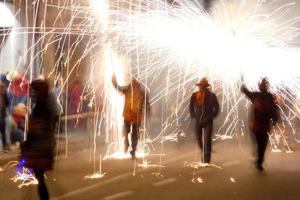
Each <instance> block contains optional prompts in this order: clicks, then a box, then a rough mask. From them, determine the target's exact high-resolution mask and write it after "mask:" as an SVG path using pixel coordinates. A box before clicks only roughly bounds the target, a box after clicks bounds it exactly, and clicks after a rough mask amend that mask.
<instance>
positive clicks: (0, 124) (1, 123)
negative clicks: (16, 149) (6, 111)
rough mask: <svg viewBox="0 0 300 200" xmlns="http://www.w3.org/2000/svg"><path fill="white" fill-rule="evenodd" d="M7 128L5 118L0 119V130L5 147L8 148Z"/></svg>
mask: <svg viewBox="0 0 300 200" xmlns="http://www.w3.org/2000/svg"><path fill="white" fill-rule="evenodd" d="M5 131H6V128H5V120H1V121H0V132H1V141H2V147H3V149H5V148H6V132H5Z"/></svg>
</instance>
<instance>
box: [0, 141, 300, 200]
mask: <svg viewBox="0 0 300 200" xmlns="http://www.w3.org/2000/svg"><path fill="white" fill-rule="evenodd" d="M80 144H81V145H82V142H80ZM80 144H78V145H79V146H80ZM86 144H87V143H86ZM180 144H181V145H179V144H178V143H165V144H164V146H163V153H164V154H165V156H157V155H152V156H148V157H146V158H145V159H146V160H147V161H149V162H151V163H150V164H153V165H161V166H160V167H158V166H151V165H150V166H148V167H147V168H144V167H140V166H138V164H139V163H142V162H143V159H141V158H139V159H137V160H136V161H133V160H130V159H122V160H113V159H111V160H104V161H102V163H101V169H102V172H103V173H106V174H105V175H104V177H102V178H100V179H85V176H86V175H89V174H93V173H94V172H96V171H97V170H99V165H100V162H99V159H100V155H102V157H103V153H104V149H101V148H100V149H99V150H97V151H96V153H95V154H94V151H93V149H89V148H87V146H86V147H84V145H82V146H81V147H80V148H78V149H77V150H76V148H75V147H74V148H73V149H72V148H71V147H70V149H72V151H71V152H69V153H68V156H67V157H66V155H65V153H64V151H61V152H60V154H59V155H58V159H57V162H56V167H55V169H54V170H53V171H51V172H47V174H46V176H47V185H48V188H49V192H50V196H51V199H53V200H65V199H72V200H73V199H74V200H84V199H104V200H112V199H136V200H138V199H143V200H144V199H146V200H147V199H149V200H152V199H153V200H154V199H168V200H169V199H174V200H175V199H176V200H177V199H178V200H179V199H180V200H181V199H238V200H240V199H245V200H248V199H249V200H252V199H255V200H256V199H262V200H265V199H267V200H268V199H270V200H271V199H282V200H286V199H287V200H289V199H291V200H298V199H300V173H299V172H300V167H299V166H300V159H299V158H300V157H299V156H300V153H299V151H300V145H299V144H297V143H296V144H294V145H293V146H292V148H293V150H294V152H293V153H289V154H287V153H284V152H280V153H272V152H271V151H270V149H268V150H267V154H266V162H265V165H264V167H265V172H263V173H261V172H258V171H257V170H256V169H255V167H254V157H253V154H252V153H251V152H252V149H251V148H250V147H251V145H250V144H247V142H241V140H236V139H232V140H226V141H217V142H215V143H214V145H213V153H212V165H211V166H209V167H199V168H198V169H196V168H192V167H191V163H192V162H197V161H199V160H200V152H199V150H198V147H197V146H196V145H195V143H194V142H193V141H187V142H185V143H180ZM73 145H74V146H76V143H73ZM161 150H162V148H161V146H160V145H158V146H157V147H156V151H154V153H159V152H161ZM0 156H1V155H0ZM5 162H6V161H5ZM3 164H4V163H3V162H2V163H1V164H0V165H2V166H3ZM14 174H15V173H14V167H8V168H6V169H5V170H4V171H3V172H0V195H1V196H0V199H3V200H10V199H30V200H31V199H33V200H34V199H38V197H37V191H36V186H28V187H23V188H18V187H17V186H18V184H20V182H16V183H14V182H13V181H12V180H11V177H13V176H14Z"/></svg>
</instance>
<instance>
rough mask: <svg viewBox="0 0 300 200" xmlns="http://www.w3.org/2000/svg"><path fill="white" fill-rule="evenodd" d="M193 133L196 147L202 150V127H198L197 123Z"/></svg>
mask: <svg viewBox="0 0 300 200" xmlns="http://www.w3.org/2000/svg"><path fill="white" fill-rule="evenodd" d="M195 133H196V139H197V143H198V146H199V148H200V149H201V150H202V147H203V140H202V134H203V130H202V127H201V126H199V125H198V124H197V123H196V125H195Z"/></svg>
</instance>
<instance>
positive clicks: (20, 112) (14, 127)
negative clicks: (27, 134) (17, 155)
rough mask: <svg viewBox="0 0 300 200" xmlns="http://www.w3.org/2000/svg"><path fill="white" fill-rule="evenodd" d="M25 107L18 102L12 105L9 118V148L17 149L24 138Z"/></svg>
mask: <svg viewBox="0 0 300 200" xmlns="http://www.w3.org/2000/svg"><path fill="white" fill-rule="evenodd" d="M27 110H28V109H27V107H26V106H25V105H24V104H23V103H20V104H18V105H16V106H14V108H13V111H12V115H11V117H12V119H11V123H12V124H11V129H10V130H11V133H10V141H11V146H10V149H11V150H14V149H18V148H19V147H20V144H21V143H22V142H23V140H24V130H25V118H26V115H27Z"/></svg>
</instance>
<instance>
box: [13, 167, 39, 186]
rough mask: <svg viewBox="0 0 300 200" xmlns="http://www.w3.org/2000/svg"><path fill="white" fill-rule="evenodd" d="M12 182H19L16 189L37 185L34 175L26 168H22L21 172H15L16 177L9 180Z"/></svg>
mask: <svg viewBox="0 0 300 200" xmlns="http://www.w3.org/2000/svg"><path fill="white" fill-rule="evenodd" d="M11 180H12V181H13V182H15V183H16V182H21V183H20V184H19V185H18V188H22V187H24V186H25V187H26V186H30V185H37V184H38V181H37V179H36V178H35V176H34V174H33V173H32V172H31V171H30V170H29V169H27V168H25V167H23V168H22V170H20V171H17V173H16V175H15V176H14V177H12V178H11Z"/></svg>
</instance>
